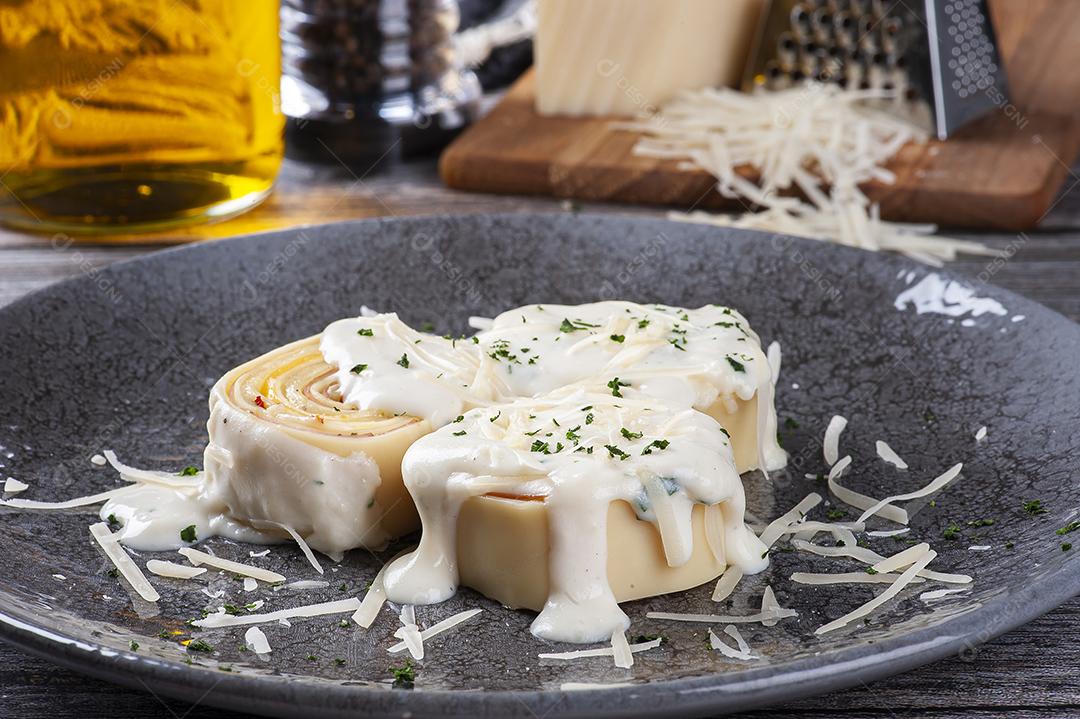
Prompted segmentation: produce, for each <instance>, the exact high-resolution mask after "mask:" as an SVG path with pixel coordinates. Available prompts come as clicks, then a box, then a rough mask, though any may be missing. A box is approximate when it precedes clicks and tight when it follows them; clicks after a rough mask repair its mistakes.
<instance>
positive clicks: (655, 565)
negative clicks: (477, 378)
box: [384, 391, 767, 642]
mask: <svg viewBox="0 0 1080 719" xmlns="http://www.w3.org/2000/svg"><path fill="white" fill-rule="evenodd" d="M403 472H404V476H405V484H406V486H407V487H408V488H409V492H410V493H411V494H412V496H413V498H414V499H415V500H416V504H417V507H418V509H419V511H420V517H421V520H422V522H423V531H422V534H421V538H420V544H419V546H418V548H417V549H416V551H415V552H413V553H411V554H409V555H406V556H404V557H402V558H400V559H398V560H396V561H395V562H393V563H392V564H391V565H390V566H389V567H388V568H387V570H386V574H385V577H384V586H385V588H386V592H387V596H388V597H389V598H390V599H391V600H392V601H396V602H401V603H404V604H426V603H432V602H439V601H443V600H445V599H447V598H448V597H450V596H451V595H453V594H454V592H455V590H456V588H457V586H458V584H459V583H465V584H468V585H469V586H472V587H474V588H476V589H478V590H479V591H481V592H483V593H484V594H486V595H488V596H490V597H492V598H494V599H497V600H499V601H501V602H503V603H505V604H508V605H510V606H525V607H529V608H531V609H535V610H537V611H539V612H540V614H539V616H538V617H537V618H536V620H535V621H534V622H533V625H532V631H533V633H534V634H536V635H537V636H540V637H543V638H546V639H552V640H557V641H570V642H588V641H601V640H604V639H607V638H609V637H610V636H611V634H612V632H613V631H616V630H620V629H625V628H626V627H627V626H629V620H628V619H627V617H626V615H625V614H623V612H622V610H620V609H619V607H618V602H619V601H621V600H626V599H633V598H638V597H645V596H653V595H656V594H662V593H665V592H670V591H676V590H679V589H686V588H688V587H692V586H696V585H698V584H701V583H703V582H706V581H708V580H710V579H714V578H715V577H716V576H718V575H719V574H720V573H721V572H722V571H723V570H724V568H725V567H726V566H728V564H733V565H735V566H738V567H739V568H740V569H742V570H743V571H746V572H756V571H760V570H761V569H762V568H764V566H766V564H767V560H766V559H765V558H764V556H763V555H764V551H763V550H764V545H762V544H761V542H760V541H759V540H758V539H757V537H756V536H755V535H754V534H753V533H752V532H751V531H750V530H749V529H747V527H746V526H745V524H744V523H743V512H744V509H745V499H744V495H743V489H742V484H741V483H740V480H739V473H738V471H737V469H736V467H735V460H734V457H733V455H732V452H731V444H730V441H729V439H728V437H727V435H726V433H725V432H724V429H723V427H721V426H720V425H719V424H718V423H717V422H716V421H715V420H714V419H712V418H711V417H709V416H708V415H705V414H704V413H701V412H697V411H694V410H689V409H684V410H670V409H666V408H663V407H662V406H659V407H658V406H657V405H656V403H655V402H649V401H645V400H640V399H637V400H634V399H628V398H619V397H614V396H612V395H611V394H607V395H602V394H596V393H588V392H582V391H578V392H571V393H565V392H564V393H556V395H555V396H552V395H549V396H547V397H545V398H544V399H542V400H523V401H520V402H517V403H514V404H512V405H504V406H502V407H500V408H498V410H492V409H477V410H472V411H470V412H467V413H466V414H465V415H464V416H463V417H462V418H461V419H460V420H459V421H457V422H454V423H452V424H450V425H448V426H446V427H443V428H442V429H440V430H438V431H436V432H435V433H433V434H431V435H429V436H427V437H424V438H423V439H421V440H419V441H418V442H416V443H415V444H414V445H413V446H412V447H411V448H410V449H409V451H408V452H407V453H406V455H405V459H404V463H403ZM510 537H513V541H507V540H508V539H509V538H510Z"/></svg>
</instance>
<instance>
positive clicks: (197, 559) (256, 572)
mask: <svg viewBox="0 0 1080 719" xmlns="http://www.w3.org/2000/svg"><path fill="white" fill-rule="evenodd" d="M177 551H178V552H179V553H180V554H182V555H184V556H185V557H187V560H188V561H189V562H191V563H192V564H194V565H195V566H200V565H202V564H208V565H210V566H211V567H216V568H217V569H224V570H225V571H226V572H232V573H234V574H239V575H241V576H245V577H251V578H252V579H258V580H259V581H262V582H266V583H267V584H279V583H281V582H284V581H285V577H284V575H281V574H278V573H277V572H271V571H270V570H269V569H260V568H259V567H251V566H248V565H247V564H241V563H240V562H233V561H231V560H228V559H222V558H221V557H215V556H214V555H213V554H207V553H206V552H200V551H199V550H198V549H192V548H191V547H181V548H180V549H178V550H177Z"/></svg>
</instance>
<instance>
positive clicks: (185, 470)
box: [180, 466, 199, 477]
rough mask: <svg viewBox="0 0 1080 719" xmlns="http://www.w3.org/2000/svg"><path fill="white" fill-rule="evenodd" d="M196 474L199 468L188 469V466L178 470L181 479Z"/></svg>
mask: <svg viewBox="0 0 1080 719" xmlns="http://www.w3.org/2000/svg"><path fill="white" fill-rule="evenodd" d="M198 473H199V468H198V467H190V466H189V467H184V468H183V469H181V470H180V476H181V477H194V476H195V475H197V474H198Z"/></svg>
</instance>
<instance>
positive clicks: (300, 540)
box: [254, 519, 323, 574]
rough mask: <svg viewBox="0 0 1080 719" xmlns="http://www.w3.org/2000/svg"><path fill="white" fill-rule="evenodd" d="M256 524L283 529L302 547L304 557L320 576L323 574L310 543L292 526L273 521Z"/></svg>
mask: <svg viewBox="0 0 1080 719" xmlns="http://www.w3.org/2000/svg"><path fill="white" fill-rule="evenodd" d="M254 524H256V525H259V524H268V525H272V526H274V527H277V528H278V529H282V530H284V531H285V532H287V533H288V535H289V536H290V537H292V540H293V541H294V542H296V544H297V546H299V547H300V551H301V552H303V553H304V557H305V558H306V559H307V560H308V563H309V564H310V565H311V566H312V567H314V569H315V571H316V572H318V573H319V574H322V573H323V568H322V565H321V564H319V560H318V559H316V558H315V553H314V552H312V551H311V547H309V546H308V543H307V542H306V541H304V538H303V537H301V536H300V534H299V533H298V532H297V531H296V530H295V529H293V528H292V527H290V526H288V525H286V524H282V523H281V522H273V521H270V520H268V519H264V520H259V521H258V522H254ZM267 551H269V550H267Z"/></svg>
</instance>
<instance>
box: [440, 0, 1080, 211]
mask: <svg viewBox="0 0 1080 719" xmlns="http://www.w3.org/2000/svg"><path fill="white" fill-rule="evenodd" d="M991 10H992V12H993V16H994V20H995V24H996V26H997V27H998V28H1002V30H1001V31H1000V33H999V35H1000V45H1001V52H1002V56H1003V57H1004V59H1005V66H1006V71H1007V73H1008V76H1009V79H1010V88H1011V95H1012V98H1013V99H1014V102H1016V104H1017V106H1019V107H1012V106H1009V107H1007V108H1004V109H1003V110H1001V111H996V112H992V113H990V114H989V115H987V116H986V117H985V118H983V119H981V120H979V121H977V122H976V123H974V124H972V125H969V126H967V127H965V128H963V129H962V130H961V131H960V132H959V133H957V134H956V135H955V136H953V137H951V138H950V139H949V140H948V141H946V142H939V141H936V140H934V141H930V142H927V143H923V144H910V145H908V146H907V147H905V148H904V149H902V150H901V151H900V153H899V154H898V155H897V156H896V157H894V158H893V160H892V162H891V163H890V165H889V169H890V170H892V171H893V173H895V175H896V182H895V183H894V184H892V185H888V186H886V185H880V184H876V183H871V184H869V185H867V187H866V188H865V189H866V190H867V192H868V194H869V195H870V196H871V198H872V199H873V200H874V201H876V202H879V203H880V204H881V211H882V215H883V216H884V217H885V218H886V219H891V220H897V221H904V222H933V223H937V224H940V225H945V226H961V227H977V228H996V229H1009V230H1024V229H1029V228H1031V227H1034V226H1035V225H1037V224H1038V222H1039V221H1040V220H1041V219H1042V217H1043V216H1044V215H1045V214H1046V212H1047V211H1048V209H1049V208H1050V207H1051V205H1052V203H1053V201H1054V199H1055V197H1056V196H1057V194H1058V192H1059V191H1060V190H1061V188H1062V186H1063V185H1064V184H1065V181H1066V179H1068V180H1069V184H1070V185H1071V184H1072V183H1073V182H1075V180H1074V179H1072V175H1071V171H1070V169H1069V168H1070V166H1071V164H1072V162H1073V161H1074V160H1075V159H1076V157H1077V154H1078V152H1080V118H1078V116H1080V112H1078V108H1077V103H1078V101H1080V97H1078V93H1077V92H1076V91H1075V90H1077V89H1080V50H1077V49H1076V48H1078V47H1080V43H1076V42H1073V41H1072V40H1070V39H1069V38H1074V37H1076V36H1077V34H1080V4H1076V5H1074V4H1072V3H1065V2H1060V0H998V1H997V2H992V3H991ZM1055 38H1057V39H1060V42H1058V41H1056V40H1055ZM1067 55H1068V56H1067ZM1055 77H1056V78H1058V79H1056V80H1055V79H1054V78H1055ZM533 98H534V82H533V76H532V73H531V72H529V73H528V74H526V75H525V76H524V77H522V78H521V79H520V80H518V82H517V83H516V84H515V85H514V86H513V87H512V88H511V89H510V91H509V92H508V93H507V94H506V96H505V97H504V98H503V99H502V101H501V102H500V103H499V104H498V105H497V106H496V107H495V108H494V109H493V110H492V111H491V113H490V114H488V115H487V116H486V117H485V118H483V119H482V120H480V121H479V122H478V123H477V124H475V125H474V126H472V127H471V128H469V129H468V130H467V131H465V132H464V133H463V134H462V135H461V136H460V137H458V138H457V140H455V141H454V143H453V144H451V145H450V147H448V148H447V149H446V151H445V152H444V153H443V155H442V158H441V160H440V164H439V170H440V174H441V175H442V178H443V181H444V182H445V183H446V184H447V185H448V186H450V187H452V188H456V189H461V190H469V191H474V192H493V193H517V194H540V195H553V196H556V197H565V198H572V199H577V200H589V201H609V202H633V203H646V204H656V205H671V206H673V207H675V208H678V209H683V210H689V209H729V210H730V209H740V207H739V204H738V202H737V201H733V200H731V199H727V198H724V197H723V196H721V195H720V194H719V193H718V192H717V191H716V190H715V189H714V184H715V182H714V180H713V178H712V177H710V176H709V175H708V174H707V173H705V172H702V171H699V170H682V169H679V168H678V167H677V163H676V162H675V161H673V160H656V159H652V158H643V157H634V156H633V155H632V154H631V149H632V148H633V146H634V143H635V142H636V141H637V139H638V135H636V134H635V133H631V132H623V131H616V130H613V129H611V126H610V123H611V120H612V118H569V117H544V116H540V115H538V114H537V113H536V111H535V110H534V107H533ZM740 172H741V174H744V175H745V176H747V177H750V178H753V171H752V169H751V168H742V169H741V170H740Z"/></svg>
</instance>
